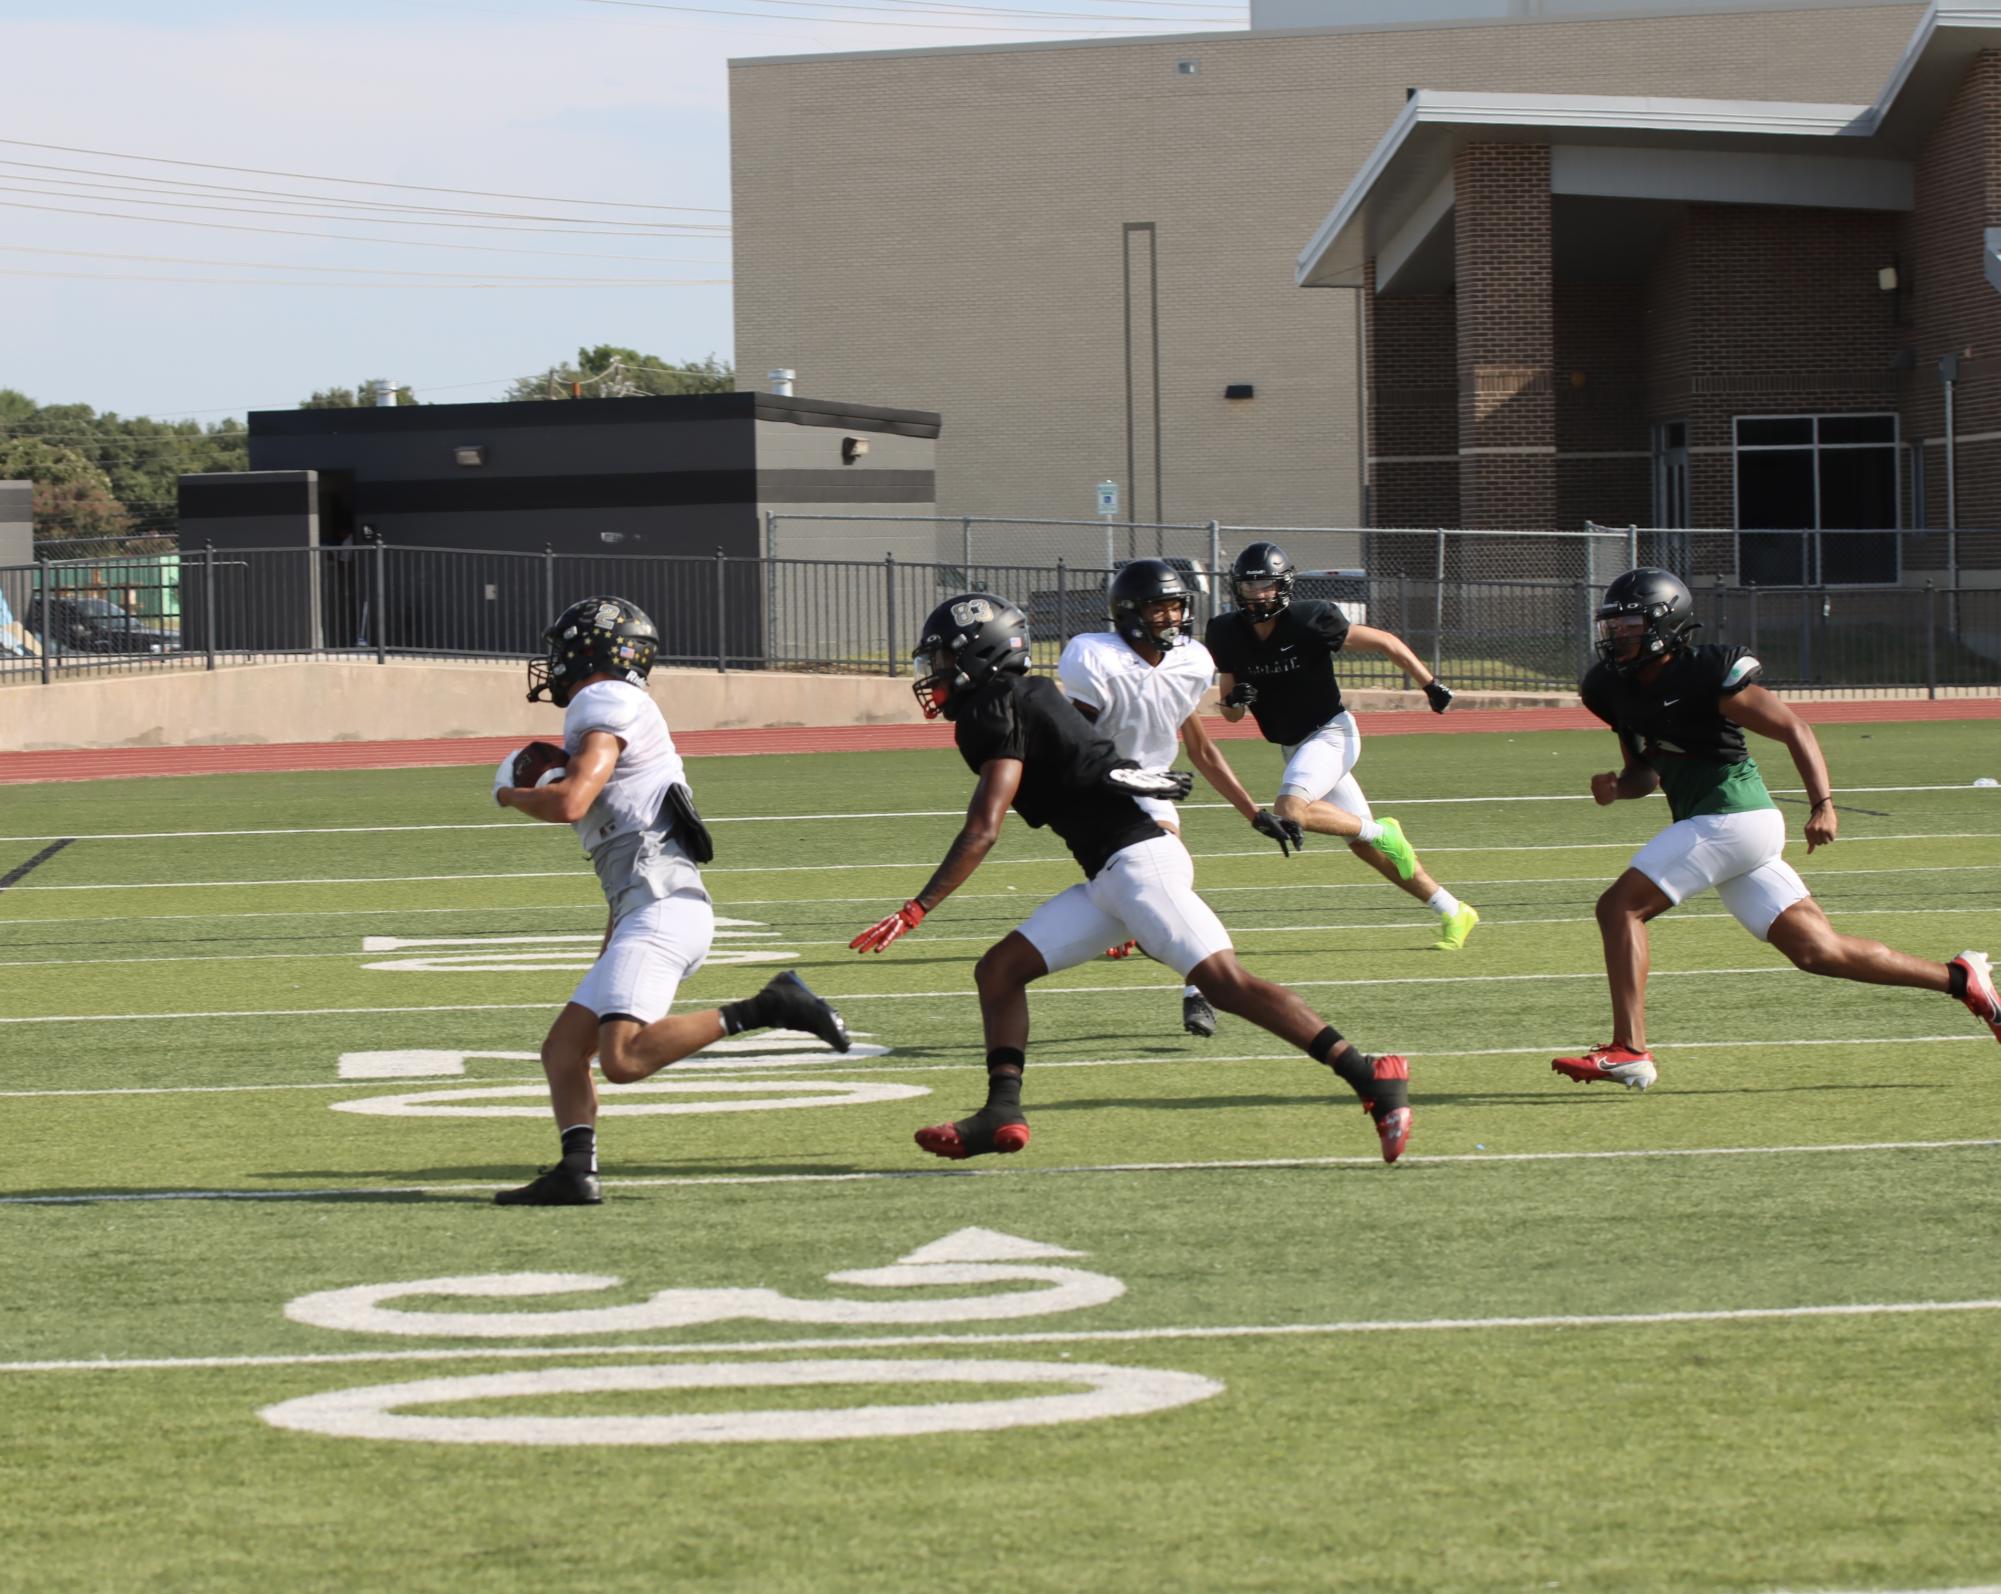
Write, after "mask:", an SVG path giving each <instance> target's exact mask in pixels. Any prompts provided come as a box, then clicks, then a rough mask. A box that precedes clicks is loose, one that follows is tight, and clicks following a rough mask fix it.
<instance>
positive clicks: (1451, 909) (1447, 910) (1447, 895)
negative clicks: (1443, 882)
mask: <svg viewBox="0 0 2001 1594" xmlns="http://www.w3.org/2000/svg"><path fill="white" fill-rule="evenodd" d="M1424 905H1425V906H1426V907H1427V908H1429V909H1431V911H1432V912H1433V913H1435V914H1437V915H1438V916H1439V917H1440V918H1441V919H1448V918H1450V917H1451V916H1452V915H1453V914H1455V913H1457V912H1458V911H1459V899H1458V898H1457V897H1455V896H1454V895H1453V894H1452V893H1451V892H1450V891H1447V890H1446V889H1445V887H1443V886H1440V887H1439V888H1438V889H1437V890H1436V891H1434V892H1432V894H1431V895H1430V896H1428V897H1426V898H1425V899H1424Z"/></svg>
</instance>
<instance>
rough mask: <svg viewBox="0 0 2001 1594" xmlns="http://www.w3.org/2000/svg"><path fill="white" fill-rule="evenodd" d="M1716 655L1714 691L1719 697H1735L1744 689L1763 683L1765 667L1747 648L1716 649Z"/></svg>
mask: <svg viewBox="0 0 2001 1594" xmlns="http://www.w3.org/2000/svg"><path fill="white" fill-rule="evenodd" d="M1716 653H1717V657H1716V690H1717V692H1718V693H1719V694H1720V695H1722V696H1724V697H1735V696H1736V695H1737V694H1738V693H1739V692H1741V691H1743V690H1744V688H1745V687H1747V686H1757V685H1759V684H1761V682H1762V681H1763V679H1764V674H1765V667H1764V665H1762V664H1760V663H1759V662H1758V658H1757V655H1756V654H1754V653H1753V652H1752V651H1751V650H1750V649H1749V648H1735V647H1733V648H1718V649H1717V650H1716Z"/></svg>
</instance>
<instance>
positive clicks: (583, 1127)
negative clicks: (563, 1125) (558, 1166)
mask: <svg viewBox="0 0 2001 1594" xmlns="http://www.w3.org/2000/svg"><path fill="white" fill-rule="evenodd" d="M563 1161H565V1162H567V1163H569V1164H570V1165H571V1166H572V1167H576V1166H579V1165H581V1166H582V1167H584V1168H587V1169H589V1170H590V1172H592V1173H596V1172H597V1171H598V1132H597V1130H596V1128H594V1127H593V1126H592V1125H590V1124H574V1125H572V1126H571V1127H570V1128H568V1129H565V1130H564V1131H563Z"/></svg>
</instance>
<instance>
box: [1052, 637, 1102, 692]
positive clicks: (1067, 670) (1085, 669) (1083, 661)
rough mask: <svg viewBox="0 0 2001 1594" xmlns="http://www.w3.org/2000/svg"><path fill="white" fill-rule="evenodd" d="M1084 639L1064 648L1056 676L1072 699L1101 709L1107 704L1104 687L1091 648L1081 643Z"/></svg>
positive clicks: (1079, 639)
mask: <svg viewBox="0 0 2001 1594" xmlns="http://www.w3.org/2000/svg"><path fill="white" fill-rule="evenodd" d="M1082 640H1083V639H1082V638H1081V637H1080V638H1078V639H1076V640H1074V641H1072V642H1071V643H1069V645H1068V646H1066V647H1065V648H1064V649H1063V657H1062V658H1061V659H1060V660H1058V661H1057V665H1056V676H1057V679H1058V680H1060V681H1061V682H1062V683H1063V691H1064V693H1065V694H1066V695H1067V696H1069V697H1070V698H1071V699H1072V700H1074V701H1076V702H1079V703H1088V704H1090V705H1091V707H1093V708H1098V709H1101V708H1103V707H1104V706H1105V692H1104V688H1103V686H1102V685H1101V684H1100V682H1099V680H1098V672H1097V670H1096V668H1095V667H1094V666H1093V663H1092V660H1091V656H1090V651H1089V649H1087V648H1085V647H1083V646H1081V645H1080V644H1081V643H1082Z"/></svg>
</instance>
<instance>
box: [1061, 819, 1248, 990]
mask: <svg viewBox="0 0 2001 1594" xmlns="http://www.w3.org/2000/svg"><path fill="white" fill-rule="evenodd" d="M1021 933H1022V934H1023V935H1024V936H1026V937H1027V938H1028V941H1029V944H1030V945H1031V946H1033V947H1034V948H1035V950H1036V951H1038V952H1040V953H1041V954H1042V961H1043V963H1044V964H1045V965H1046V966H1047V967H1048V969H1049V972H1050V973H1052V974H1054V973H1055V972H1056V971H1057V970H1058V969H1069V968H1075V967H1076V966H1077V965H1078V964H1079V963H1086V962H1089V961H1090V960H1091V959H1092V958H1094V957H1102V956H1104V954H1105V949H1106V948H1107V947H1113V946H1117V945H1118V944H1119V943H1120V942H1121V941H1124V940H1126V939H1127V938H1128V937H1130V938H1131V939H1132V940H1135V941H1137V942H1139V944H1140V949H1141V950H1142V951H1144V952H1145V953H1146V955H1147V956H1148V957H1150V958H1153V959H1154V960H1155V961H1156V962H1159V963H1164V964H1166V965H1167V966H1168V967H1169V968H1171V969H1172V970H1174V972H1175V973H1176V974H1179V975H1180V976H1181V977H1182V978H1183V979H1186V978H1187V977H1188V971H1189V970H1190V969H1192V968H1194V967H1195V966H1196V965H1197V964H1198V963H1202V962H1204V961H1206V960H1207V959H1209V958H1211V957H1214V956H1215V955H1216V954H1217V953H1218V952H1227V951H1229V950H1230V932H1229V931H1227V930H1225V929H1224V928H1223V921H1222V920H1221V919H1219V918H1217V917H1216V913H1215V910H1214V909H1213V908H1211V907H1210V906H1209V904H1208V903H1206V902H1204V901H1203V900H1202V899H1201V898H1200V897H1198V896H1197V895H1196V894H1195V860H1194V859H1193V858H1191V857H1189V856H1188V849H1187V848H1186V847H1184V846H1182V845H1181V839H1180V838H1179V837H1178V836H1170V835H1168V834H1167V832H1166V831H1162V832H1161V833H1160V834H1159V835H1158V836H1155V837H1153V838H1152V839H1151V840H1148V841H1136V842H1134V843H1133V844H1132V845H1131V846H1130V847H1121V848H1120V849H1119V850H1118V851H1117V852H1115V853H1113V854H1112V857H1111V861H1110V862H1109V863H1107V864H1106V865H1105V867H1104V868H1102V869H1100V870H1099V871H1098V876H1097V878H1096V879H1095V880H1084V881H1080V882H1079V883H1078V884H1076V885H1074V886H1072V887H1071V888H1070V889H1069V890H1068V891H1065V892H1063V893H1062V894H1061V895H1059V896H1054V897H1051V898H1050V899H1049V900H1048V901H1047V902H1045V903H1043V904H1042V906H1041V907H1039V908H1037V909H1036V910H1035V911H1034V912H1033V913H1031V914H1030V915H1029V916H1028V921H1027V922H1026V923H1025V924H1023V925H1022V927H1021Z"/></svg>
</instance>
